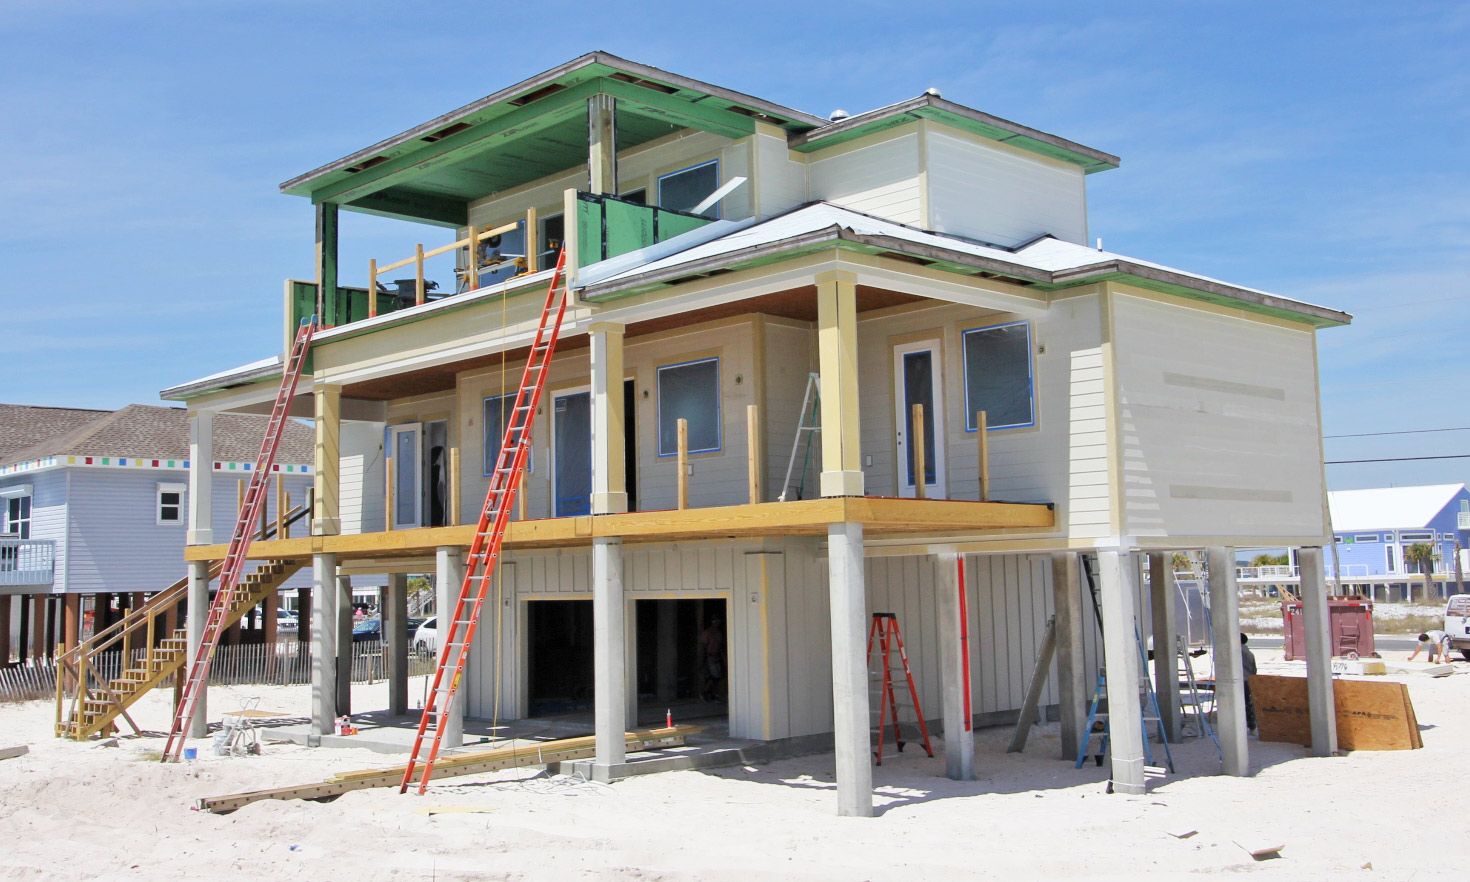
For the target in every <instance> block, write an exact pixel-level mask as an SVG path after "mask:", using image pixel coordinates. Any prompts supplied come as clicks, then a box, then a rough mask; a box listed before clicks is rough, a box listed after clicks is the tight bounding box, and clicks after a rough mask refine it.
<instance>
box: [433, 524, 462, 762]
mask: <svg viewBox="0 0 1470 882" xmlns="http://www.w3.org/2000/svg"><path fill="white" fill-rule="evenodd" d="M465 553H466V549H465V548H463V547H461V546H458V545H444V546H441V547H439V548H438V549H436V550H435V551H434V609H435V615H436V616H438V632H437V640H438V643H439V645H438V647H437V650H438V653H439V657H440V658H443V657H444V644H445V642H446V638H447V637H448V636H449V623H450V622H451V621H452V620H453V618H454V604H455V602H456V601H457V600H458V599H459V589H460V588H461V587H462V586H463V585H464V574H465V559H464V558H465ZM465 671H466V673H468V671H469V660H468V659H466V660H465ZM466 679H468V678H466ZM460 682H461V684H463V683H464V681H463V680H461V681H460ZM447 685H448V684H443V686H447ZM443 686H441V688H443ZM436 700H437V699H436ZM438 713H439V719H438V720H437V724H438V726H439V728H440V729H442V730H443V731H444V736H443V739H442V741H441V744H442V746H443V747H460V746H462V745H463V744H464V692H463V690H459V691H457V692H456V694H455V696H454V699H453V700H452V701H450V702H449V703H448V704H447V705H445V706H444V707H441V708H439V709H438Z"/></svg>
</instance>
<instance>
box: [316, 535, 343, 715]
mask: <svg viewBox="0 0 1470 882" xmlns="http://www.w3.org/2000/svg"><path fill="white" fill-rule="evenodd" d="M311 583H312V586H311V643H312V646H311V727H312V729H313V730H315V731H316V733H317V734H318V735H331V734H332V732H333V726H334V725H335V723H336V721H337V648H338V647H337V633H338V628H339V621H338V619H339V617H340V615H341V595H340V594H339V593H338V592H337V555H335V554H316V555H312V558H311Z"/></svg>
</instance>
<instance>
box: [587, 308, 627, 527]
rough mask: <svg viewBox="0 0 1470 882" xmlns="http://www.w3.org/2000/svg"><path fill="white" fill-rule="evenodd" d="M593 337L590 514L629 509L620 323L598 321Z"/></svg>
mask: <svg viewBox="0 0 1470 882" xmlns="http://www.w3.org/2000/svg"><path fill="white" fill-rule="evenodd" d="M587 330H588V333H589V335H590V336H591V338H592V513H593V514H617V513H620V512H625V511H627V510H628V486H627V473H626V472H627V468H626V464H625V460H624V435H623V426H624V422H623V420H624V418H625V416H624V414H623V326H622V325H619V324H613V323H610V322H598V323H596V324H593V325H591V326H589V327H588V329H587Z"/></svg>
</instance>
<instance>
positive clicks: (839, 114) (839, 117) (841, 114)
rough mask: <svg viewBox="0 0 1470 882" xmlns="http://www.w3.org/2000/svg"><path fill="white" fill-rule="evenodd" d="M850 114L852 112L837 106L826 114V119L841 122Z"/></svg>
mask: <svg viewBox="0 0 1470 882" xmlns="http://www.w3.org/2000/svg"><path fill="white" fill-rule="evenodd" d="M851 115H852V114H850V113H848V112H847V111H845V110H843V109H842V108H840V107H839V108H837V109H836V110H834V111H832V112H831V113H829V114H827V119H829V120H831V121H832V122H842V121H843V120H845V119H847V118H848V117H849V116H851Z"/></svg>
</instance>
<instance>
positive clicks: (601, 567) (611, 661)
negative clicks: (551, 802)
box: [592, 538, 628, 781]
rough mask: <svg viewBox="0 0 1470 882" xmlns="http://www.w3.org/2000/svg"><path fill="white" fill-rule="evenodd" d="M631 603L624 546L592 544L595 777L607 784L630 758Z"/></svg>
mask: <svg viewBox="0 0 1470 882" xmlns="http://www.w3.org/2000/svg"><path fill="white" fill-rule="evenodd" d="M626 616H627V601H626V598H625V597H624V595H623V544H622V540H620V539H602V538H598V539H593V540H592V691H593V715H594V723H595V726H594V729H595V731H596V734H597V757H596V760H595V762H594V763H593V766H592V775H593V777H594V778H595V779H597V780H600V781H605V780H607V779H608V777H609V776H610V773H611V771H612V767H613V766H618V765H621V764H622V763H623V762H624V760H625V759H626V743H625V739H626V732H627V713H628V697H627V695H626V692H627V689H628V649H627V633H628V629H627V618H626Z"/></svg>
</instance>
